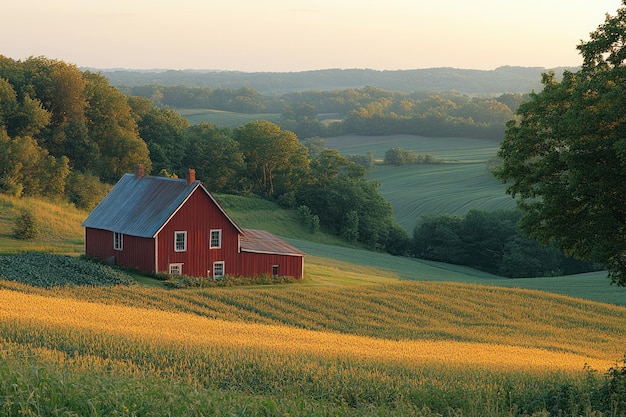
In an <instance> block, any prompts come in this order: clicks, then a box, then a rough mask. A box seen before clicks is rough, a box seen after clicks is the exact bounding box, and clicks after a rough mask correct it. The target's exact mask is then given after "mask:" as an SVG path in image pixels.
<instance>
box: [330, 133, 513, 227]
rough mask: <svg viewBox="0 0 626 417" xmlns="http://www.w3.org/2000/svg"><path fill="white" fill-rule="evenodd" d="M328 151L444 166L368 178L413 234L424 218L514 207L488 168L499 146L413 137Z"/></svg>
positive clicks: (361, 141)
mask: <svg viewBox="0 0 626 417" xmlns="http://www.w3.org/2000/svg"><path fill="white" fill-rule="evenodd" d="M326 146H327V147H329V148H334V149H337V150H339V151H340V152H341V153H343V154H366V153H367V152H373V153H374V155H375V157H376V158H377V159H379V160H382V159H384V156H385V151H386V150H387V149H389V148H392V147H402V148H404V149H407V150H409V149H411V150H413V151H415V152H416V153H418V154H426V155H432V156H434V157H435V158H436V159H440V160H443V161H444V164H435V165H406V166H400V167H396V166H376V167H375V168H374V169H373V170H372V171H371V172H370V174H369V177H370V178H371V179H374V180H376V181H378V182H380V189H379V190H380V193H381V194H382V195H383V196H384V197H385V198H386V199H387V201H389V202H390V203H391V206H392V208H393V211H394V216H395V217H396V220H397V221H398V223H399V224H400V225H402V226H403V227H404V228H405V229H406V230H407V231H408V232H412V230H413V228H414V227H415V225H416V224H417V223H418V221H419V218H420V217H421V216H423V215H428V214H443V213H448V214H456V215H459V216H463V215H465V214H466V213H467V212H468V211H469V210H471V209H479V210H497V209H509V208H514V207H515V202H514V200H513V199H512V198H511V197H510V196H509V195H507V194H506V193H505V185H504V184H502V183H500V182H499V181H498V180H496V179H495V178H494V177H493V176H492V175H491V174H490V173H489V170H488V168H487V163H488V161H489V160H490V159H491V158H494V157H495V156H496V152H497V149H498V143H497V142H494V141H490V140H480V139H471V138H431V137H422V136H412V135H393V136H373V137H370V136H357V135H347V136H341V137H336V138H329V139H326Z"/></svg>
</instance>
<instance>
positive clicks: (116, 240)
mask: <svg viewBox="0 0 626 417" xmlns="http://www.w3.org/2000/svg"><path fill="white" fill-rule="evenodd" d="M113 250H119V251H121V250H124V234H123V233H120V232H113Z"/></svg>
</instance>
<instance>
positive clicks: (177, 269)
mask: <svg viewBox="0 0 626 417" xmlns="http://www.w3.org/2000/svg"><path fill="white" fill-rule="evenodd" d="M169 271H170V274H174V275H182V273H183V264H170V267H169Z"/></svg>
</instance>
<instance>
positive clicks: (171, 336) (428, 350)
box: [0, 281, 626, 416]
mask: <svg viewBox="0 0 626 417" xmlns="http://www.w3.org/2000/svg"><path fill="white" fill-rule="evenodd" d="M624 340H626V308H623V307H617V306H611V305H606V304H599V303H593V302H587V301H583V300H578V299H572V298H568V297H562V296H555V295H549V294H545V293H541V292H538V291H527V290H512V289H503V288H497V287H486V286H478V285H469V284H458V283H457V284H454V283H427V282H422V283H416V282H402V283H395V284H372V285H365V286H358V287H337V288H333V287H320V288H315V287H299V286H298V285H292V286H285V287H275V288H265V289H263V288H229V289H215V288H213V289H210V288H202V289H193V290H191V289H189V290H164V289H156V288H142V287H123V286H119V287H108V288H98V287H64V288H55V289H50V290H44V289H41V288H34V287H29V286H26V285H23V284H17V283H11V282H7V281H2V282H0V380H1V381H3V382H0V393H1V392H2V390H3V389H4V390H6V391H7V392H9V391H11V392H12V394H11V396H12V397H15V398H22V401H14V402H11V403H4V404H3V403H2V401H0V413H1V412H3V411H4V409H3V408H2V407H5V408H7V407H11V408H10V410H12V413H13V414H11V413H6V415H22V414H26V415H28V413H24V412H23V411H24V410H25V409H26V410H31V409H32V407H33V406H32V405H31V403H32V401H31V399H32V396H33V395H34V394H33V393H38V394H37V395H40V396H41V395H43V394H42V390H43V391H44V392H48V391H50V390H52V388H51V386H53V387H54V390H52V391H54V392H56V394H55V395H56V397H55V398H56V400H54V401H56V403H55V404H56V406H55V410H57V411H55V412H57V413H58V410H61V409H65V408H64V407H69V408H68V409H72V410H75V409H80V410H82V411H81V412H80V413H79V414H81V413H87V414H89V410H87V411H85V410H83V409H82V408H81V407H83V405H82V404H84V401H83V400H81V399H80V398H83V397H84V398H92V397H94V396H95V397H96V398H100V400H98V401H100V403H98V407H99V408H98V407H97V408H98V409H99V410H101V409H102V407H104V405H103V404H105V403H106V404H109V402H111V401H113V404H112V405H110V407H112V409H116V410H118V411H119V407H120V404H124V406H126V404H127V403H129V402H130V403H133V404H135V403H142V404H144V407H147V409H150V410H153V411H150V412H147V411H146V412H144V413H143V415H160V413H162V412H163V411H162V410H163V407H166V408H167V407H170V408H168V409H170V410H173V411H171V413H170V415H197V413H198V410H200V409H203V408H202V407H205V406H206V407H209V408H208V410H209V411H206V410H205V411H206V414H208V415H215V414H219V415H222V414H231V415H258V414H261V415H287V414H290V415H320V414H318V413H317V412H319V409H320V407H322V408H323V409H324V410H329V411H328V414H322V415H418V416H419V415H423V416H435V415H457V416H461V415H463V416H483V415H495V416H500V415H502V416H508V415H536V416H538V415H550V414H545V413H544V414H541V413H543V412H544V411H545V410H546V409H551V408H554V407H557V408H558V409H559V410H560V409H562V407H564V406H566V405H567V404H565V403H561V402H559V401H562V398H571V399H570V400H567V401H570V402H571V401H574V400H573V399H578V398H581V399H583V400H584V398H587V397H586V396H585V395H586V394H584V393H586V392H588V391H589V390H590V389H596V388H593V387H596V386H600V384H601V383H602V380H601V378H600V376H602V375H604V372H605V371H606V370H607V369H609V368H610V367H613V366H615V364H616V362H617V361H618V360H619V359H620V358H621V357H623V354H624V343H623V341H624ZM589 369H591V370H594V371H590V370H589ZM42 375H43V376H42ZM42 378H44V381H46V382H45V384H43V385H42V382H41V381H42ZM11 381H13V382H11ZM3 384H4V385H3ZM77 386H80V387H83V388H81V389H82V390H84V393H83V394H80V395H82V396H83V397H80V395H79V397H80V398H78V399H76V400H75V401H71V405H64V404H65V403H64V402H63V401H65V400H62V399H63V398H66V397H67V396H71V395H74V394H70V391H71V392H74V391H76V390H77ZM131 386H132V387H133V388H132V389H130V388H128V387H131ZM3 387H4V388H3ZM21 387H26V388H21ZM19 389H24V390H25V391H24V392H23V393H22V394H20V395H21V397H20V395H18V392H17V391H18V390H19ZM598 389H599V388H598ZM576 390H579V391H580V393H581V394H580V395H573V394H572V393H574V392H578V391H576ZM13 391H16V392H13ZM79 392H82V391H79ZM564 392H565V393H566V394H567V393H569V394H567V395H566V396H565V397H563V395H564ZM225 393H228V395H225ZM77 395H78V394H77ZM572 395H573V396H572ZM589 395H591V394H589ZM44 397H45V396H44ZM155 397H156V398H155ZM192 397H193V398H196V401H195V402H191V403H190V402H189V400H188V399H189V398H192ZM42 398H43V397H42ZM46 398H47V397H46ZM207 398H211V400H210V401H209V403H207V401H208V400H207ZM589 398H591V397H589ZM41 401H43V400H41ZM46 401H48V400H46ZM554 401H557V403H555V404H556V405H554V404H553V403H554ZM563 401H565V400H563ZM59 402H60V403H59ZM164 402H165V403H164ZM36 404H41V402H38V403H37V402H36ZM46 404H48V402H46ZM148 404H149V405H148ZM564 404H565V405H564ZM568 404H569V403H568ZM576 404H578V403H576ZM576 406H578V405H576ZM136 407H138V406H136ZM136 407H135V408H133V407H130V408H129V409H128V410H127V411H128V412H127V413H124V412H122V413H119V414H118V415H140V414H142V413H138V411H137V410H138V408H136ZM181 407H182V408H181ZM268 407H269V408H270V409H272V410H274V411H273V412H268V411H267V410H266V408H268ZM572 407H574V405H573V406H572ZM7 409H9V408H7ZM16 410H17V411H16ZM181 410H183V411H181ZM184 410H186V411H184ZM211 410H212V411H211ZM216 410H218V411H216ZM246 410H249V411H246ZM251 410H254V411H251ZM304 410H308V411H307V412H304ZM316 410H317V411H316ZM512 410H517V411H515V412H513V411H512ZM37 413H39V414H41V410H38V411H37ZM37 413H33V414H31V415H39V414H37ZM246 413H249V414H246ZM537 413H538V414H537ZM590 413H591V412H589V413H587V414H584V413H581V414H580V415H596V416H599V415H610V414H590ZM44 414H45V413H44ZM91 415H99V414H98V413H96V412H94V413H92V414H91ZM615 415H617V414H615Z"/></svg>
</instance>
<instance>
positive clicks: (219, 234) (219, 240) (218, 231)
mask: <svg viewBox="0 0 626 417" xmlns="http://www.w3.org/2000/svg"><path fill="white" fill-rule="evenodd" d="M214 233H216V234H217V245H214V244H213V234H214ZM221 247H222V229H211V232H210V233H209V249H220V248H221Z"/></svg>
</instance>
